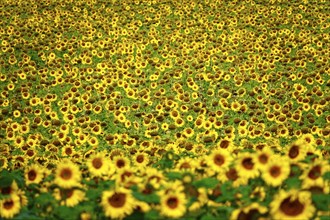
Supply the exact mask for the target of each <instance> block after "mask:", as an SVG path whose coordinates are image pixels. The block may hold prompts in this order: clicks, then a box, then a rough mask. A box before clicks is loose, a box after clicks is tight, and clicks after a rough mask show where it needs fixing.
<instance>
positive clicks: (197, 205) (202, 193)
mask: <svg viewBox="0 0 330 220" xmlns="http://www.w3.org/2000/svg"><path fill="white" fill-rule="evenodd" d="M189 194H190V195H194V193H192V192H189ZM195 194H196V195H195V196H196V197H197V201H195V202H193V203H192V204H191V205H190V206H189V208H188V210H189V211H190V212H193V211H197V210H199V209H201V207H203V206H204V205H206V204H207V202H208V201H209V198H208V196H207V191H206V189H205V188H198V189H197V191H195Z"/></svg>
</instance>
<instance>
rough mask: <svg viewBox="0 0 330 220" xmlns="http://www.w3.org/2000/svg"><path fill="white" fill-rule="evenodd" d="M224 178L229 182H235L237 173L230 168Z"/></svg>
mask: <svg viewBox="0 0 330 220" xmlns="http://www.w3.org/2000/svg"><path fill="white" fill-rule="evenodd" d="M226 176H227V178H228V179H229V180H233V181H235V180H236V179H237V178H238V175H237V171H236V170H235V169H234V168H231V169H230V170H228V171H227V172H226Z"/></svg>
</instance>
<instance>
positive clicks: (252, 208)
mask: <svg viewBox="0 0 330 220" xmlns="http://www.w3.org/2000/svg"><path fill="white" fill-rule="evenodd" d="M267 211H268V209H267V208H266V207H264V206H261V205H259V204H258V203H256V202H254V203H251V204H250V205H248V206H246V207H241V208H238V209H236V210H234V211H233V212H232V213H231V216H230V219H232V220H240V219H242V220H243V219H260V218H257V217H261V216H262V215H265V214H266V213H267Z"/></svg>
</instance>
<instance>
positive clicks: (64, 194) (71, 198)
mask: <svg viewBox="0 0 330 220" xmlns="http://www.w3.org/2000/svg"><path fill="white" fill-rule="evenodd" d="M54 198H55V199H56V200H60V201H61V205H65V206H67V207H74V206H76V205H78V204H79V202H81V201H83V200H84V198H85V192H83V191H81V190H79V189H59V188H56V189H54Z"/></svg>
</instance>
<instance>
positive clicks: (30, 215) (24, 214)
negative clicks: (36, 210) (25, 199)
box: [15, 207, 43, 220]
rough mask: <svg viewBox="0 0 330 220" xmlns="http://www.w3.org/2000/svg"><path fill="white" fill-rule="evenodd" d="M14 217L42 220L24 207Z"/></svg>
mask: <svg viewBox="0 0 330 220" xmlns="http://www.w3.org/2000/svg"><path fill="white" fill-rule="evenodd" d="M15 219H35V220H42V219H43V218H42V217H38V216H36V215H34V214H33V213H32V212H31V211H30V210H28V209H27V208H26V207H25V208H23V209H22V210H21V212H20V213H19V214H18V215H17V216H15Z"/></svg>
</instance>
